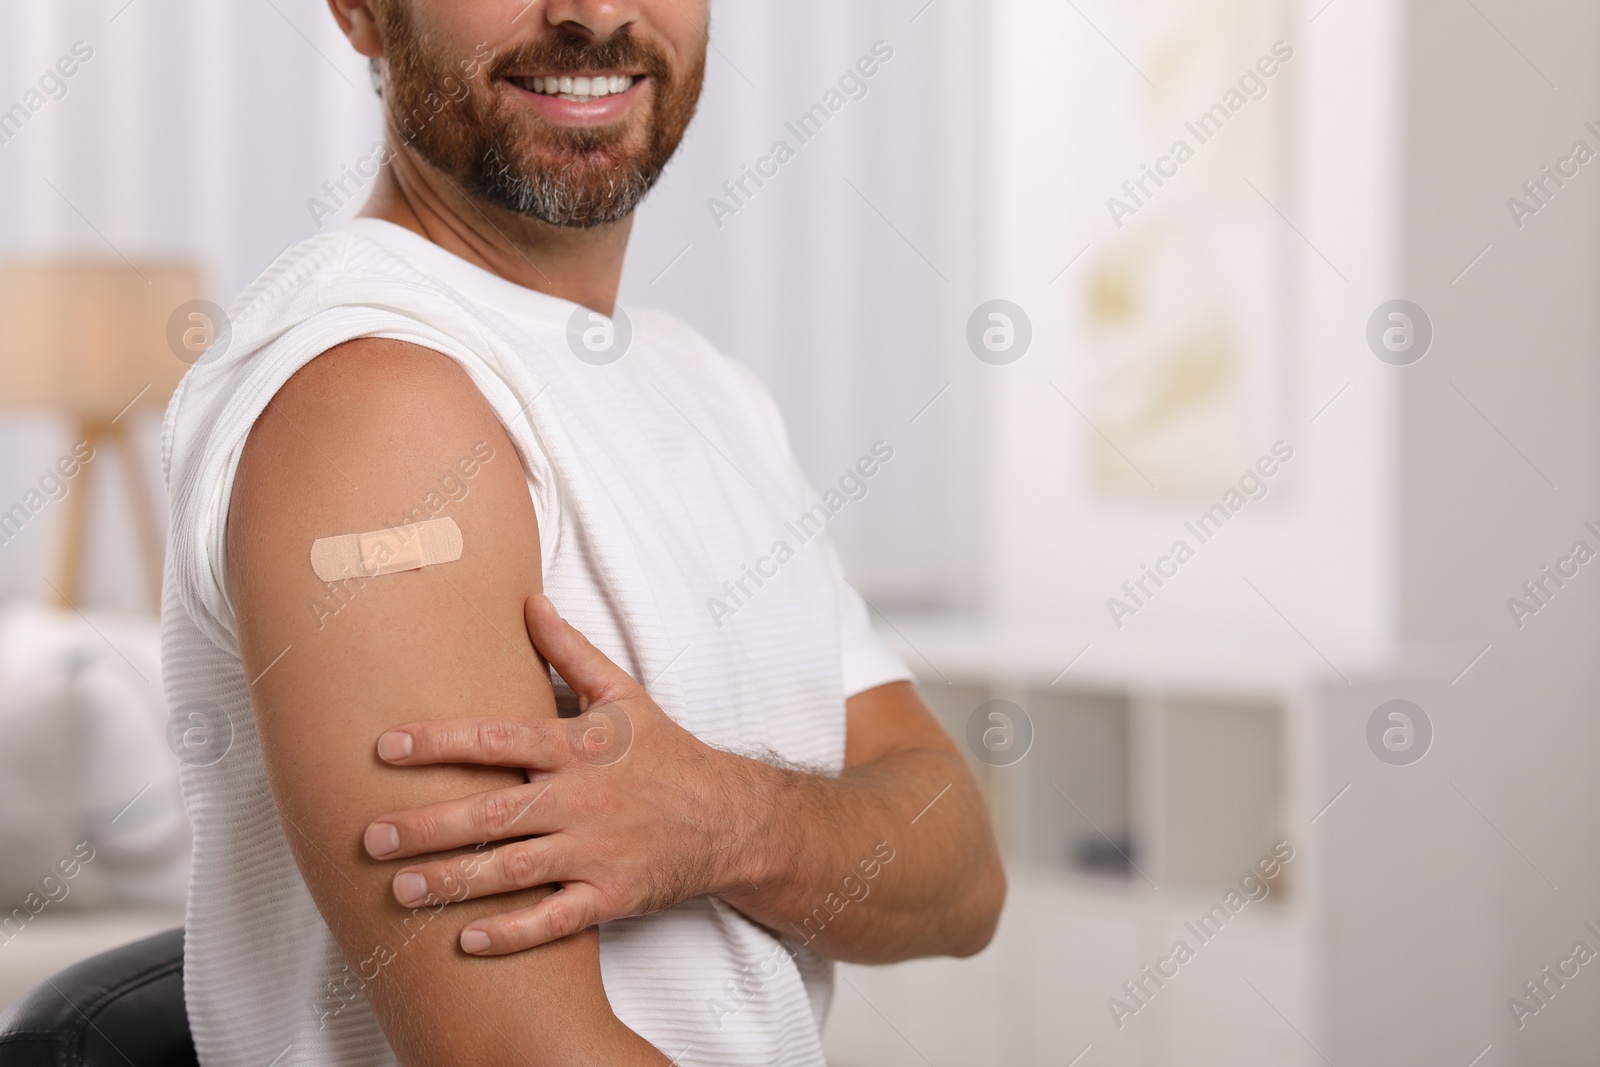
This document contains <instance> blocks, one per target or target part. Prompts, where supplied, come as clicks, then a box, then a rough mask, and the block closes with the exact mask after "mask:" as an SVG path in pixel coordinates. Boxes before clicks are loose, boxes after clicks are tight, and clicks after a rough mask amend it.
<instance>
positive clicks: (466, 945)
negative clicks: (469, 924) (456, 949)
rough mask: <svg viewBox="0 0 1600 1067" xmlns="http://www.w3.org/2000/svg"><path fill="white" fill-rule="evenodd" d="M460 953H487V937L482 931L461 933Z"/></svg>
mask: <svg viewBox="0 0 1600 1067" xmlns="http://www.w3.org/2000/svg"><path fill="white" fill-rule="evenodd" d="M461 951H462V952H473V953H477V952H487V951H489V935H488V934H486V933H484V932H483V931H482V930H463V931H461Z"/></svg>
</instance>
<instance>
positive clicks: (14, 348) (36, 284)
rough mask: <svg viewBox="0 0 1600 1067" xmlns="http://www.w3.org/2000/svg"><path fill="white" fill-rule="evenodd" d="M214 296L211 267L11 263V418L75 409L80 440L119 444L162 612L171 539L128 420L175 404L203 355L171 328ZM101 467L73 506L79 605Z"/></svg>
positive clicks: (3, 303)
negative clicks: (206, 289)
mask: <svg viewBox="0 0 1600 1067" xmlns="http://www.w3.org/2000/svg"><path fill="white" fill-rule="evenodd" d="M202 295H203V294H202V291H201V285H200V275H199V271H198V270H197V269H195V267H193V266H192V265H189V264H186V263H176V262H167V263H157V262H147V263H139V264H133V263H127V262H121V261H100V260H69V259H29V260H12V261H10V262H7V263H3V264H0V413H4V412H15V411H26V412H34V413H50V414H58V415H65V416H66V417H67V418H69V419H71V420H72V421H73V423H74V431H73V432H74V433H75V434H76V435H77V440H81V441H87V442H88V443H89V444H90V445H93V446H95V448H96V451H97V452H98V450H99V447H100V446H101V445H103V444H110V445H114V446H115V447H116V449H117V453H118V455H119V456H120V459H121V466H122V470H123V484H124V487H125V489H126V491H127V499H128V503H129V505H130V511H131V512H132V516H133V522H134V527H135V532H136V535H137V537H138V539H139V549H140V556H141V559H142V561H143V564H144V569H145V577H146V582H147V588H148V590H149V592H150V594H151V601H152V605H153V607H155V608H156V609H157V610H159V608H160V597H161V557H162V548H161V536H160V531H159V529H158V527H157V525H156V521H155V514H154V512H153V510H152V504H151V497H150V482H149V480H148V479H147V477H146V475H145V470H144V465H143V462H142V461H141V459H140V454H139V450H138V448H137V446H136V444H135V442H134V441H133V439H132V437H131V436H130V435H129V434H128V429H127V427H128V415H129V414H131V413H132V412H135V411H140V410H145V411H151V410H154V411H160V410H163V409H164V408H165V407H166V404H167V401H168V399H170V398H171V396H172V390H173V389H174V388H175V387H176V386H177V384H178V380H179V379H180V378H182V377H183V374H184V372H185V371H187V370H188V369H189V366H190V365H191V364H192V363H193V362H194V361H195V359H197V358H198V357H199V355H200V352H199V351H195V350H193V348H192V347H190V348H185V347H184V346H183V344H182V343H181V342H178V343H175V342H172V341H169V323H171V322H172V321H173V320H174V316H175V315H177V314H178V313H179V312H180V310H181V309H182V308H183V307H184V306H185V305H187V304H191V303H192V302H194V301H196V300H198V299H199V298H200V297H201V296H202ZM180 317H181V316H180ZM188 325H189V324H188V323H187V322H185V323H184V324H183V326H184V327H187V326H188ZM179 336H180V337H182V336H183V333H182V329H180V330H179ZM192 337H193V334H192V333H191V334H190V339H192ZM180 354H181V355H180ZM96 466H97V465H96V464H93V463H91V464H88V465H86V466H84V467H83V468H82V471H81V473H80V474H79V475H78V476H77V478H76V479H75V480H74V483H73V486H72V490H71V492H70V493H69V497H68V501H67V516H66V522H65V528H64V538H63V540H62V543H61V548H60V550H59V552H60V554H59V557H58V562H57V573H58V575H59V579H58V581H56V582H55V583H54V588H55V591H56V597H57V599H58V600H59V601H60V602H61V603H62V605H63V606H73V605H74V602H75V600H76V598H77V595H78V589H79V585H80V583H81V578H82V571H83V563H84V538H85V533H86V531H87V526H88V508H89V499H90V496H91V494H90V488H91V482H90V478H91V475H92V473H93V471H94V470H95V468H96Z"/></svg>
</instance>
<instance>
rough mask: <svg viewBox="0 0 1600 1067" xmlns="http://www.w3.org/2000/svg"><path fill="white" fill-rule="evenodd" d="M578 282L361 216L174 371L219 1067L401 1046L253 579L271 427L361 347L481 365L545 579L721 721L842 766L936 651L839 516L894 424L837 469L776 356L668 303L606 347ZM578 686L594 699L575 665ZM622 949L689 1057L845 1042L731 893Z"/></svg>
mask: <svg viewBox="0 0 1600 1067" xmlns="http://www.w3.org/2000/svg"><path fill="white" fill-rule="evenodd" d="M578 310H579V309H578V307H577V305H574V304H571V303H568V302H567V301H564V300H559V299H556V298H554V297H550V296H546V295H544V294H541V293H537V292H534V291H532V290H529V289H525V288H522V287H521V286H518V285H515V284H513V283H511V282H509V281H506V280H505V279H503V278H500V277H498V276H496V275H494V274H491V273H489V272H487V271H483V270H481V269H479V268H477V267H475V266H473V265H471V264H469V263H467V262H466V261H464V260H462V259H460V258H458V257H456V256H454V255H452V254H450V253H448V252H446V251H445V250H444V249H442V248H440V247H438V246H437V245H434V244H433V243H431V242H429V241H427V240H426V239H424V238H422V237H421V236H419V235H417V234H414V233H412V232H411V231H408V230H405V229H403V228H401V227H398V226H394V225H391V224H389V223H385V222H380V221H377V220H372V219H358V220H355V221H354V222H352V223H350V224H347V225H346V226H344V227H342V228H340V229H338V230H334V231H331V232H328V233H324V234H321V235H319V236H317V237H314V238H312V239H310V240H309V241H306V242H305V243H303V244H301V245H298V246H296V247H294V248H291V249H289V250H288V251H286V252H285V253H284V254H283V255H282V256H280V257H279V258H278V260H277V261H276V262H275V263H274V264H273V265H272V266H271V267H270V268H268V270H267V271H266V272H265V273H264V274H263V275H262V276H261V277H260V278H259V279H257V281H256V282H255V283H254V284H253V285H252V286H251V287H250V288H249V289H248V290H246V291H245V293H244V294H243V295H241V296H240V298H239V300H238V301H237V302H236V303H235V305H234V307H233V309H232V311H231V314H230V318H231V336H229V337H228V338H227V341H226V344H225V345H224V344H220V343H219V344H218V345H217V346H216V347H215V348H214V349H213V351H212V352H211V353H210V354H208V355H207V356H206V357H205V358H204V359H202V360H201V361H200V362H199V363H198V364H197V365H196V366H195V367H194V368H193V369H192V370H191V371H190V372H189V374H188V375H187V376H186V377H185V378H184V381H183V383H182V385H180V387H179V389H178V391H177V393H176V394H175V395H174V397H173V399H172V403H171V405H170V407H169V408H168V411H167V417H166V421H165V424H164V426H163V432H162V456H163V461H164V464H165V467H166V473H167V487H168V492H169V494H170V500H171V537H170V542H169V546H168V552H167V561H166V580H165V586H164V593H163V603H162V664H163V670H164V677H165V684H166V690H167V700H168V704H169V707H170V709H171V713H172V715H173V719H174V729H175V731H182V730H183V729H185V728H192V727H193V725H194V724H195V723H203V724H204V725H205V727H206V730H207V731H208V732H207V734H206V741H207V743H206V745H204V746H202V747H201V748H199V749H197V750H194V751H187V750H186V751H185V755H184V759H185V765H184V767H183V793H184V802H185V804H186V806H187V808H188V812H189V818H190V821H191V822H192V824H193V827H194V838H195V840H194V871H193V876H192V881H191V884H190V890H189V905H188V915H187V921H186V932H187V942H186V947H185V959H184V990H185V997H186V999H187V1003H188V1010H189V1020H190V1025H191V1027H192V1029H193V1032H194V1037H195V1044H196V1048H197V1049H198V1052H199V1055H200V1061H201V1063H203V1064H205V1065H206V1067H223V1065H230V1067H231V1065H235V1064H237V1065H240V1067H264V1065H266V1064H273V1065H274V1067H289V1065H328V1067H333V1065H338V1067H346V1065H357V1064H360V1065H367V1064H373V1065H377V1064H384V1065H388V1064H393V1063H394V1062H395V1060H394V1056H393V1054H392V1053H391V1052H390V1050H389V1047H388V1045H387V1043H386V1041H385V1040H384V1037H383V1034H382V1032H381V1031H380V1029H379V1028H378V1025H377V1021H376V1019H375V1017H374V1016H373V1014H372V1011H371V1009H370V1008H369V1007H368V1005H367V1002H366V1000H365V998H364V997H363V996H362V995H361V994H360V986H361V983H360V979H359V976H357V975H356V974H355V972H354V971H352V970H351V969H350V968H349V967H347V966H346V963H345V961H344V959H343V958H342V957H341V955H340V953H339V950H338V947H337V945H336V944H335V942H334V939H333V937H332V935H331V934H330V933H329V931H328V928H327V925H326V924H325V923H324V922H323V920H322V917H321V915H320V914H319V913H318V911H317V909H316V906H315V905H314V904H313V902H312V899H311V896H310V894H309V892H308V891H307V889H306V885H305V883H304V881H303V880H302V879H301V877H300V874H299V871H298V869H297V868H296V867H295V864H294V860H293V857H292V855H291V853H290V850H289V847H288V842H287V840H286V839H285V836H284V828H283V826H282V824H281V823H280V821H279V818H278V814H277V810H276V808H275V807H274V806H273V803H272V796H271V793H270V791H269V789H268V785H267V778H266V773H265V769H264V767H263V764H262V759H261V753H260V749H259V746H258V743H257V738H256V730H255V722H254V719H253V716H252V713H251V709H250V701H249V694H248V692H247V689H246V679H245V676H244V673H243V669H242V667H241V664H240V659H239V653H238V640H237V627H236V621H235V617H234V612H233V607H232V604H231V600H230V596H229V591H228V583H227V570H228V568H227V559H226V555H225V544H226V542H225V532H226V531H225V521H226V517H227V513H228V503H229V497H230V495H231V493H232V488H233V480H234V474H235V471H236V469H237V466H238V462H239V457H240V454H241V452H242V450H243V448H244V444H245V439H246V437H247V436H248V434H249V432H250V429H251V426H252V425H253V424H254V423H255V420H256V418H257V417H258V416H259V415H260V414H261V412H262V410H263V409H264V408H265V406H266V404H267V401H268V400H270V399H271V397H272V396H273V395H274V394H275V393H276V392H277V391H278V389H279V388H281V387H282V385H283V383H284V382H285V381H286V380H287V379H288V378H289V377H290V376H291V375H292V374H293V373H294V372H295V371H297V370H299V369H300V368H301V367H302V366H304V365H305V364H306V363H307V362H309V361H310V360H312V359H314V358H316V357H317V356H318V355H319V354H321V353H322V352H325V351H327V350H328V349H329V348H331V347H333V346H334V345H337V344H340V343H342V342H345V341H348V340H350V339H352V338H356V337H386V338H393V339H398V340H403V341H408V342H411V343H414V344H419V345H423V346H425V347H427V348H430V349H434V350H436V351H438V352H441V353H443V354H445V355H447V356H449V357H451V358H453V359H455V360H456V361H457V362H458V363H459V364H460V365H461V366H462V367H463V368H464V369H465V370H466V371H467V373H468V374H469V375H470V376H471V378H472V380H473V382H474V383H475V384H476V385H477V387H478V388H479V389H480V390H481V391H482V393H483V395H484V396H485V397H486V398H487V399H488V401H489V403H490V404H491V405H492V406H493V408H494V410H495V412H496V414H497V415H498V417H499V419H500V421H501V422H502V423H503V425H504V427H505V430H506V432H507V434H508V436H509V437H510V439H511V441H512V442H513V444H514V445H515V447H516V450H517V453H518V456H517V457H516V459H518V460H520V462H521V463H522V465H523V467H524V469H525V471H526V475H527V483H528V490H529V493H530V494H531V495H532V498H533V502H534V507H535V511H536V514H537V516H538V522H539V532H540V544H538V545H529V546H528V550H529V551H530V552H532V551H538V552H539V553H540V555H541V558H542V562H543V571H544V588H545V591H546V593H548V594H549V596H550V597H551V599H552V600H554V601H555V603H556V605H557V607H558V608H559V609H560V610H561V612H562V614H563V615H565V616H566V618H568V619H569V620H570V621H571V622H572V623H573V624H574V625H575V626H577V627H578V628H579V629H580V630H582V631H583V632H584V633H585V634H587V635H588V637H589V638H590V640H592V641H593V642H594V643H595V644H596V645H597V646H598V647H599V648H601V649H602V650H603V651H604V652H605V653H606V654H607V655H609V656H610V657H611V658H612V659H613V660H615V661H616V662H617V663H618V664H620V665H621V666H622V667H623V668H624V669H626V670H627V671H628V672H629V673H630V674H632V675H633V676H634V677H635V678H638V679H640V680H641V681H643V682H645V684H646V687H647V689H648V690H649V692H650V695H651V696H652V697H653V698H654V699H655V700H656V702H657V703H659V704H660V705H661V707H662V708H663V709H664V710H665V711H666V713H667V714H668V715H670V716H672V717H673V719H675V720H676V721H677V722H679V723H681V724H683V725H684V726H685V727H686V728H688V729H689V730H691V731H692V732H693V733H694V734H695V735H696V736H698V737H700V738H701V739H703V740H705V741H706V742H708V743H710V744H712V745H715V746H717V747H720V748H724V749H728V750H731V751H735V752H740V753H744V754H747V755H751V756H758V757H759V756H775V757H777V758H779V759H782V760H784V761H787V762H789V763H793V764H800V765H804V766H807V767H811V768H814V769H816V770H818V771H820V772H823V773H837V772H838V771H839V769H840V768H841V766H842V763H843V757H844V734H845V725H844V701H845V698H846V697H847V696H849V695H852V694H854V693H857V692H860V691H863V690H865V689H869V688H871V687H873V686H876V685H880V684H883V683H885V682H889V681H894V680H897V679H903V678H908V677H909V673H908V672H907V671H906V669H905V667H904V665H903V664H902V663H901V662H900V661H899V660H898V659H897V658H896V657H895V655H894V654H893V653H892V652H891V651H889V650H888V648H887V647H886V646H885V645H884V644H883V643H882V641H881V640H879V639H878V638H877V637H876V635H874V633H873V632H872V629H871V627H870V625H869V624H868V619H867V613H866V608H865V605H864V604H863V603H862V601H861V598H860V597H859V595H858V594H857V593H856V592H855V591H854V589H853V588H852V587H851V586H850V585H849V583H848V582H847V581H846V580H845V578H844V573H843V571H842V569H841V568H840V566H839V562H838V559H837V557H836V555H835V553H834V550H833V548H832V546H831V544H830V543H829V540H828V538H827V536H826V533H825V527H826V525H827V523H828V522H829V521H831V519H832V517H833V516H834V515H836V514H838V513H839V512H840V511H841V510H843V509H844V508H845V507H847V506H849V504H850V502H851V501H852V500H853V499H859V498H860V496H861V495H864V494H865V493H868V492H870V488H871V484H872V480H873V478H874V477H881V476H882V466H883V465H884V464H885V463H887V462H891V461H892V446H890V445H888V444H887V443H884V442H878V443H877V444H876V451H874V450H873V448H872V447H871V446H868V447H864V448H863V449H862V452H863V456H862V460H861V462H860V463H859V464H858V465H857V466H856V467H853V468H852V469H851V470H849V471H846V472H842V474H841V480H840V484H839V486H837V487H830V488H828V489H827V490H825V491H824V493H823V494H821V495H820V496H819V495H818V494H817V493H816V492H814V491H813V490H812V489H811V487H810V486H808V485H807V483H806V480H805V478H804V476H803V475H802V474H801V473H800V471H799V468H798V467H797V465H796V464H795V461H794V459H793V457H792V455H791V453H790V451H789V448H788V444H787V440H786V438H785V434H784V430H783V426H782V422H781V419H780V417H779V415H778V411H777V408H776V406H775V405H774V404H773V402H772V400H771V398H770V397H769V396H768V395H767V394H766V392H765V391H764V390H763V389H762V388H761V386H760V385H759V383H758V382H757V381H756V379H755V377H754V376H753V375H752V374H750V373H749V372H748V371H746V370H744V369H743V368H741V367H739V366H738V365H737V364H734V363H732V362H730V361H729V360H727V359H726V358H724V357H723V356H721V355H720V354H719V353H717V352H716V351H715V350H714V349H713V348H712V347H711V346H710V344H709V343H708V342H706V341H705V339H704V338H702V337H700V336H699V335H698V334H696V333H694V332H693V331H692V330H690V329H689V328H687V327H686V326H684V325H682V324H681V323H679V322H677V321H676V320H674V319H672V318H670V317H668V316H665V315H661V314H658V313H647V312H643V311H636V312H633V313H632V318H631V326H632V338H631V341H630V343H629V345H628V347H627V349H626V351H625V354H624V355H623V356H622V357H621V358H620V359H618V360H617V361H615V362H612V363H609V364H604V365H601V364H599V363H598V362H597V361H595V360H593V359H588V360H586V359H580V358H578V356H576V355H575V354H574V348H573V346H572V345H571V344H570V343H569V340H568V326H569V321H570V320H571V319H572V317H573V315H574V313H575V312H578ZM580 314H581V316H582V319H581V322H582V323H583V324H587V326H588V327H589V328H593V327H594V326H595V324H596V323H597V322H598V323H599V324H600V325H601V326H602V327H603V325H604V322H603V320H590V319H589V318H588V316H587V313H580ZM580 348H581V342H580ZM504 458H505V459H506V460H508V461H511V460H512V459H513V458H512V457H504ZM780 544H781V545H784V546H786V550H782V549H780V548H779V545H780ZM557 694H558V698H559V699H567V698H570V691H567V690H566V689H565V687H564V686H563V685H561V684H560V683H559V682H558V683H557ZM197 716H198V717H197ZM600 962H601V972H602V976H603V979H604V983H605V987H606V992H607V994H608V995H609V997H610V1000H611V1003H612V1006H613V1007H614V1009H615V1010H616V1013H617V1015H618V1016H619V1017H620V1018H621V1019H622V1021H623V1022H624V1023H626V1024H628V1025H629V1026H630V1027H632V1028H633V1029H634V1030H636V1031H637V1032H638V1033H640V1034H641V1035H642V1036H644V1037H645V1038H646V1039H648V1040H649V1041H651V1042H652V1043H653V1044H655V1045H656V1046H657V1047H658V1048H660V1049H661V1050H662V1051H663V1052H665V1053H666V1054H667V1055H668V1056H669V1057H673V1056H676V1057H678V1059H677V1062H678V1063H681V1064H685V1065H691V1067H692V1065H707V1067H710V1065H728V1067H734V1065H739V1067H748V1065H752V1064H762V1065H783V1067H789V1065H793V1067H801V1065H820V1064H823V1062H824V1061H823V1056H822V1046H821V1039H820V1028H821V1024H822V1020H823V1017H824V1014H825V1013H826V1010H827V1003H828V999H829V995H830V992H831V985H832V971H831V965H830V964H828V963H827V962H825V961H823V960H821V959H820V958H818V957H816V956H814V955H813V954H812V953H811V952H810V951H809V950H807V949H805V948H803V947H800V946H797V945H793V944H783V943H780V942H779V941H778V940H777V939H776V938H774V937H773V936H772V935H771V934H770V933H768V932H767V931H765V930H764V929H762V928H761V927H759V926H757V925H756V924H755V923H752V922H750V921H749V920H748V919H745V918H744V917H743V916H741V915H740V914H738V913H737V912H736V911H734V910H733V909H732V908H730V907H728V906H727V905H725V904H723V903H722V902H721V901H718V900H714V899H710V898H698V899H696V900H692V901H689V902H687V903H685V904H683V905H681V906H679V907H676V908H673V909H670V910H669V911H665V912H662V913H660V914H657V915H651V916H642V917H638V918H633V919H626V920H622V921H620V922H615V923H608V924H606V925H604V926H603V927H602V928H601V934H600Z"/></svg>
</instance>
